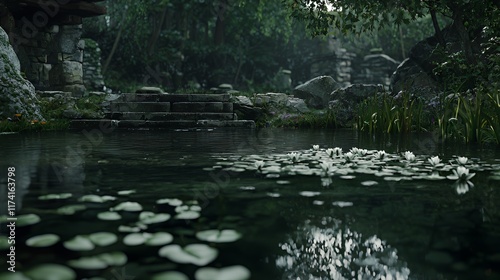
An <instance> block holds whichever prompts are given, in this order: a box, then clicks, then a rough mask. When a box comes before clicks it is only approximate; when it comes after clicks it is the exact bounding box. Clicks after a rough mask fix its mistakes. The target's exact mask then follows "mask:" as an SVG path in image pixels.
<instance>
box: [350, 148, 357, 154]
mask: <svg viewBox="0 0 500 280" xmlns="http://www.w3.org/2000/svg"><path fill="white" fill-rule="evenodd" d="M349 152H351V153H353V154H358V153H359V149H358V148H356V147H352V148H351V149H350V150H349Z"/></svg>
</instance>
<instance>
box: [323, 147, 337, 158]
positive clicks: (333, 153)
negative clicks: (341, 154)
mask: <svg viewBox="0 0 500 280" xmlns="http://www.w3.org/2000/svg"><path fill="white" fill-rule="evenodd" d="M325 152H326V154H327V155H328V156H329V157H333V156H334V155H335V150H334V149H332V148H328V149H326V150H325Z"/></svg>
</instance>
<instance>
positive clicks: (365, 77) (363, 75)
mask: <svg viewBox="0 0 500 280" xmlns="http://www.w3.org/2000/svg"><path fill="white" fill-rule="evenodd" d="M399 64H400V63H399V62H398V61H396V60H394V59H392V58H391V57H389V56H387V55H385V54H383V53H374V54H370V55H367V56H365V57H364V59H363V62H362V63H361V65H360V66H359V69H360V70H359V71H357V73H356V74H355V75H353V77H352V80H351V81H352V83H353V84H376V85H378V84H381V85H383V86H384V87H385V88H386V89H389V87H390V85H391V76H392V74H393V73H394V71H395V70H396V68H397V67H398V65H399Z"/></svg>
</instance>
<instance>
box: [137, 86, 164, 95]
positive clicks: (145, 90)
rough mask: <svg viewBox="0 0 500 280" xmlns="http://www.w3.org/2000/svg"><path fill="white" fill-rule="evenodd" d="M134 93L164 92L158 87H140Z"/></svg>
mask: <svg viewBox="0 0 500 280" xmlns="http://www.w3.org/2000/svg"><path fill="white" fill-rule="evenodd" d="M135 93H157V94H164V93H165V92H164V91H163V90H162V89H161V88H158V87H141V88H138V89H136V90H135Z"/></svg>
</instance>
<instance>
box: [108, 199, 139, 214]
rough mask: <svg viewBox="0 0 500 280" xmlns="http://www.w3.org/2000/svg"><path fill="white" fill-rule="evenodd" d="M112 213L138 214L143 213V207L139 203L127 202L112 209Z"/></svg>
mask: <svg viewBox="0 0 500 280" xmlns="http://www.w3.org/2000/svg"><path fill="white" fill-rule="evenodd" d="M110 210H111V211H129V212H138V211H142V206H141V205H140V204H139V203H137V202H131V201H126V202H122V203H120V204H118V205H116V206H115V207H113V208H111V209H110Z"/></svg>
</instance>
